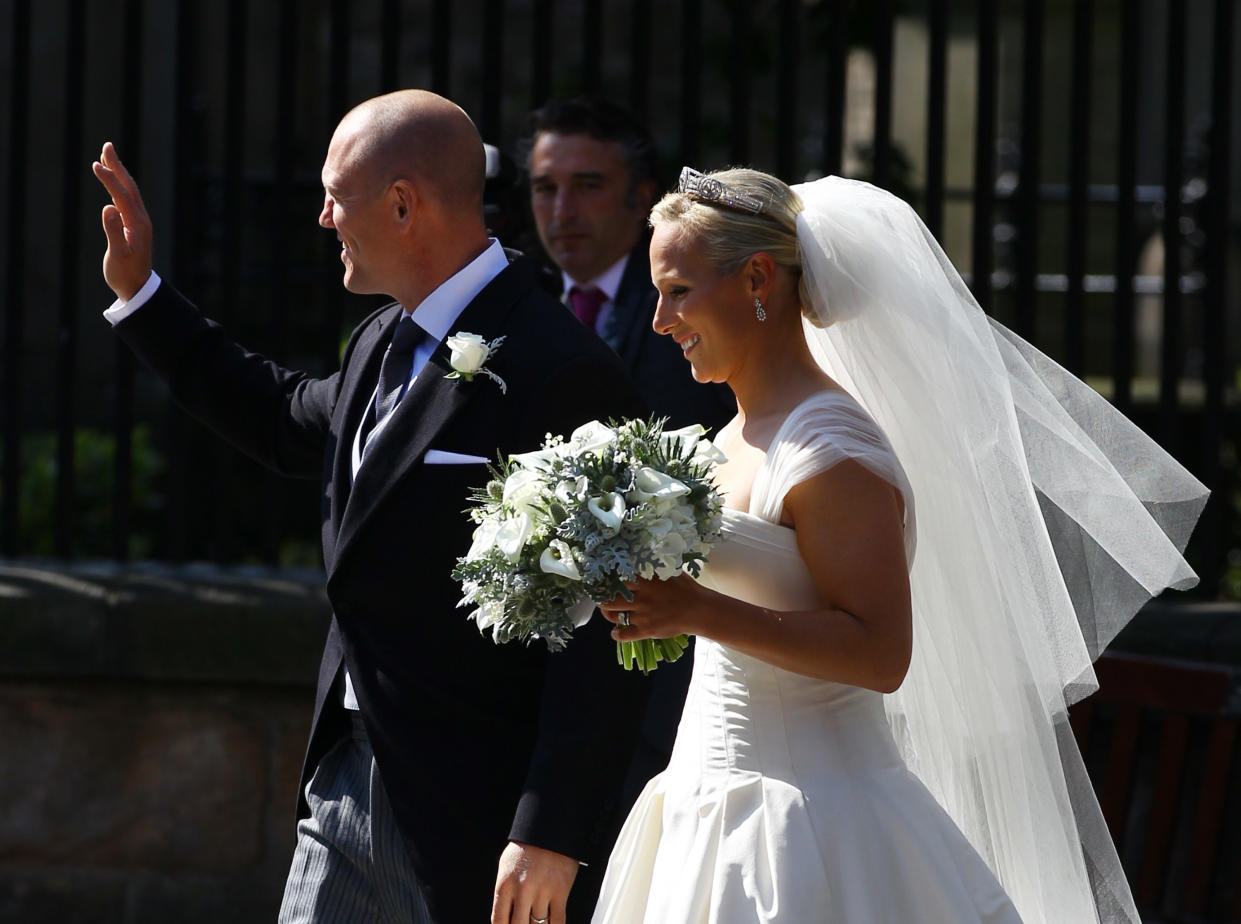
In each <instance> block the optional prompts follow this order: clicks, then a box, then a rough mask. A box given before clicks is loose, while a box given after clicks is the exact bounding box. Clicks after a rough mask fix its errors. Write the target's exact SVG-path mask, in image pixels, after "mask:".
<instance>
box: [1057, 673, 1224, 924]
mask: <svg viewBox="0 0 1241 924" xmlns="http://www.w3.org/2000/svg"><path fill="white" fill-rule="evenodd" d="M1095 670H1096V673H1097V675H1098V678H1099V690H1098V692H1097V693H1095V694H1094V695H1092V696H1090V697H1087V698H1086V699H1085V700H1083V701H1082V702H1080V703H1077V704H1076V705H1075V706H1073V708H1072V709H1070V711H1069V717H1070V722H1071V724H1072V728H1073V733H1074V736H1075V737H1076V739H1077V743H1078V747H1079V748H1080V749H1081V751H1082V755H1083V757H1084V759H1085V761H1086V767H1087V770H1088V771H1089V773H1090V778H1091V781H1092V783H1093V784H1094V787H1095V791H1096V793H1097V794H1098V797H1099V803H1100V805H1101V806H1102V808H1103V816H1104V818H1105V819H1106V820H1107V825H1108V828H1109V830H1110V831H1111V834H1112V839H1113V840H1114V841H1115V843H1116V846H1117V850H1118V851H1119V853H1120V856H1121V861H1122V863H1123V865H1124V868H1125V872H1126V874H1127V876H1128V877H1129V883H1130V885H1131V887H1132V888H1133V897H1134V900H1135V902H1136V903H1137V906H1138V910H1139V912H1140V913H1141V915H1142V920H1143V921H1144V922H1147V924H1153V922H1160V924H1205V922H1212V924H1213V922H1241V882H1239V880H1241V759H1238V755H1237V723H1238V717H1239V713H1241V670H1239V669H1237V668H1232V667H1227V666H1220V665H1215V664H1204V663H1198V662H1191V661H1175V660H1170V659H1164V658H1155V657H1147V656H1139V655H1126V654H1105V655H1104V656H1103V657H1102V658H1100V659H1099V661H1098V662H1097V663H1096V665H1095Z"/></svg>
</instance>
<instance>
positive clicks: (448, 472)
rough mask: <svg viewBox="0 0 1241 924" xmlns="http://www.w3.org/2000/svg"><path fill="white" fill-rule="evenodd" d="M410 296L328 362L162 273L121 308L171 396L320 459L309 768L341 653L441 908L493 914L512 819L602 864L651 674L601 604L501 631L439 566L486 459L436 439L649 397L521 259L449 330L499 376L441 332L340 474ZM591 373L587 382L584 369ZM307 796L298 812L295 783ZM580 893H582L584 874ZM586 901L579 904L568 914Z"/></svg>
mask: <svg viewBox="0 0 1241 924" xmlns="http://www.w3.org/2000/svg"><path fill="white" fill-rule="evenodd" d="M400 314H401V309H400V306H398V305H395V304H393V305H390V306H388V307H385V308H383V309H380V310H379V311H377V312H375V313H374V314H372V315H371V316H370V317H368V318H367V319H366V320H365V321H363V322H362V324H361V325H359V326H358V328H357V329H356V330H355V331H354V333H353V335H352V337H351V338H350V340H349V342H348V345H347V346H346V348H345V353H344V357H343V359H342V361H341V368H340V371H339V372H337V373H336V374H335V375H332V376H331V377H329V378H326V379H314V378H311V377H309V376H307V375H305V374H304V373H299V372H293V371H289V370H285V369H282V368H280V367H279V366H277V365H276V364H274V363H271V362H269V361H267V360H264V359H263V358H262V357H259V356H256V355H253V354H249V353H246V352H245V351H244V350H243V349H242V348H241V347H239V346H237V345H236V344H235V343H233V342H232V341H231V340H230V339H229V338H228V337H227V335H226V334H225V333H224V332H223V330H222V329H221V328H220V327H219V326H218V325H215V324H214V323H212V322H210V321H208V320H206V319H204V318H203V317H202V316H201V315H199V313H198V312H197V310H196V309H195V308H194V307H193V306H192V305H191V304H190V303H189V302H187V301H186V300H185V299H183V298H182V297H181V296H180V295H179V294H177V293H176V292H175V291H174V290H173V289H172V287H171V286H169V285H167V284H164V285H161V286H160V288H159V290H158V292H157V293H156V295H155V296H154V298H153V299H152V301H151V303H150V304H148V305H146V306H144V307H143V308H142V309H141V310H139V311H137V312H136V313H135V314H133V315H131V316H130V317H129V318H127V319H126V320H125V321H123V322H121V323H120V324H119V325H118V326H117V332H118V334H119V335H120V336H121V337H122V338H123V339H124V340H125V341H126V342H127V343H129V344H130V345H131V346H132V347H133V348H134V350H135V352H137V354H138V355H139V356H140V357H141V358H142V359H143V360H144V361H146V362H147V363H148V364H149V365H150V366H151V367H152V368H153V369H154V370H155V371H156V372H157V373H159V374H160V375H161V376H162V377H163V378H164V379H165V380H166V381H167V382H168V383H169V384H170V386H171V388H172V390H173V393H174V395H175V396H176V398H177V400H178V401H179V402H180V403H181V404H182V405H184V406H185V407H186V408H187V409H188V410H189V411H190V412H191V413H193V414H194V415H196V416H197V417H199V418H200V419H202V420H203V421H204V422H206V423H207V424H208V425H209V426H211V427H212V428H213V429H215V430H216V431H217V432H219V433H220V434H221V435H222V436H224V437H225V438H227V439H228V440H230V441H231V442H233V443H234V444H236V445H237V446H238V447H240V448H241V449H243V450H244V451H246V452H247V453H249V454H250V455H252V456H254V457H255V458H256V459H258V460H259V461H260V462H262V463H264V464H266V465H268V466H270V467H272V468H274V469H276V470H277V471H280V472H282V473H285V474H290V475H303V476H318V477H320V478H321V483H322V486H323V495H322V537H323V555H324V563H325V567H326V570H327V594H328V597H329V598H330V600H331V603H332V608H333V611H334V616H333V619H332V622H331V628H330V631H329V634H328V638H327V643H326V645H325V648H324V654H323V661H322V666H321V668H320V673H319V685H318V692H317V696H316V702H315V717H314V726H313V730H312V733H311V739H310V744H309V747H308V749H307V756H306V764H305V768H304V771H303V780H302V783H303V787H302V788H303V790H304V785H305V783H306V782H307V780H308V779H309V775H310V774H311V773H312V772H313V770H314V768H315V766H316V764H317V763H318V761H319V759H320V758H321V757H322V755H323V754H324V753H325V752H326V751H327V750H328V749H329V748H330V747H331V746H332V745H333V744H334V743H335V742H336V741H337V740H339V738H340V736H341V735H342V734H344V733H345V731H346V726H347V718H346V715H345V712H344V709H343V706H342V705H341V687H342V676H343V674H342V670H341V666H342V663H345V664H347V665H348V668H349V672H350V676H351V678H352V680H353V684H354V687H355V690H356V692H357V697H358V702H359V704H360V706H361V711H362V715H363V717H364V720H365V723H366V726H367V731H368V735H369V737H370V739H371V742H372V745H373V747H374V751H375V760H376V762H377V765H378V767H379V771H380V774H381V776H382V778H383V781H384V786H385V789H386V790H387V792H388V796H389V799H390V801H391V803H392V807H393V810H394V812H395V814H396V818H397V821H398V824H399V825H400V828H401V831H402V833H403V834H404V836H405V840H406V843H407V845H408V847H409V851H410V855H411V858H412V860H413V862H414V865H415V868H416V869H417V871H418V874H419V876H420V877H421V879H422V881H423V883H424V884H425V885H426V887H427V892H428V894H427V898H428V902H429V904H430V907H431V910H432V913H433V915H434V917H435V920H436V921H437V922H456V921H468V922H478V921H485V920H487V916H488V914H489V912H490V907H491V896H492V892H493V889H494V885H495V874H496V863H497V860H498V858H499V855H500V852H501V851H502V849H503V848H504V846H505V843H506V842H507V841H508V840H510V839H512V840H516V841H521V842H524V843H529V844H534V845H537V846H540V847H545V848H548V849H550V850H555V851H558V852H560V853H564V854H567V855H569V856H572V857H576V858H578V859H580V860H584V861H588V862H589V863H590V864H591V866H592V869H599V868H601V867H602V865H603V864H604V863H605V861H606V857H607V851H608V850H609V849H610V847H611V844H610V842H604V839H605V838H606V837H607V834H608V832H609V830H610V827H611V818H612V816H613V815H614V810H615V808H616V805H617V799H618V793H619V790H620V787H621V783H622V778H623V775H624V772H625V767H626V765H627V762H628V755H629V750H630V748H631V747H632V744H633V741H634V740H635V738H636V724H637V722H638V719H639V717H640V715H641V706H642V704H643V702H644V697H645V686H644V685H643V684H641V682H640V681H641V678H640V675H636V674H629V673H627V672H625V671H622V670H620V669H619V668H618V666H617V664H616V660H615V646H614V643H613V642H612V641H611V639H610V637H609V634H608V630H609V629H610V626H608V624H607V623H605V622H603V620H602V619H601V618H599V617H598V616H596V617H595V619H594V620H592V622H591V623H590V624H588V626H586V627H585V628H584V629H581V630H579V631H578V632H577V634H576V636H575V637H574V639H573V641H572V642H571V643H570V645H569V647H568V649H567V650H566V651H564V652H562V653H558V654H556V655H549V654H548V652H547V651H546V648H545V646H544V645H543V644H542V643H534V644H532V645H530V646H529V647H526V646H523V645H520V644H516V643H513V644H508V645H503V646H498V645H495V644H494V643H493V642H492V641H491V640H490V637H489V636H488V637H482V636H481V635H480V634H479V632H478V630H477V628H476V627H475V626H474V624H473V623H472V622H469V621H468V620H467V619H466V615H467V610H465V609H457V607H456V605H457V601H458V599H459V597H460V588H459V586H458V585H457V584H456V583H455V582H453V581H452V580H451V578H450V573H451V570H452V568H453V565H454V563H455V561H456V559H457V557H458V556H460V555H463V554H464V553H465V552H466V550H467V549H468V548H469V546H470V541H471V533H472V524H471V523H470V522H469V521H468V520H467V518H466V517H465V516H464V515H463V514H462V510H463V509H464V508H465V506H466V501H467V497H468V495H469V491H470V488H471V487H473V486H478V485H481V484H483V483H485V481H486V478H487V471H486V467H485V466H484V465H482V464H465V465H426V464H423V457H424V456H425V454H426V452H427V450H428V449H429V448H436V449H440V450H448V451H451V452H456V453H466V454H470V455H477V456H485V457H488V458H490V459H495V458H496V454H497V450H499V451H501V452H504V453H506V454H507V453H511V452H517V451H524V450H528V449H534V448H537V447H538V445H539V444H540V443H541V441H542V439H543V437H544V435H545V434H546V433H548V432H552V433H563V434H566V435H567V434H568V432H570V431H571V430H572V429H573V428H574V427H575V426H577V425H578V424H580V423H582V422H584V421H586V420H589V419H591V418H594V417H600V418H606V417H608V416H622V415H625V416H632V415H635V414H639V415H640V414H645V409H644V408H643V406H642V405H641V403H640V401H639V399H638V398H637V396H636V395H635V394H634V391H633V389H632V386H631V384H630V383H629V380H628V378H627V377H626V376H625V374H624V372H623V371H622V369H621V368H620V365H619V363H618V361H617V359H616V357H615V356H614V355H613V354H612V353H611V351H609V350H607V349H606V348H605V347H604V346H603V344H601V343H600V342H599V341H598V339H597V338H595V337H594V336H593V335H591V334H589V333H588V332H587V331H585V330H584V329H583V328H582V326H581V325H580V324H578V323H577V321H576V320H574V318H573V317H572V316H571V315H570V314H568V313H567V312H565V311H564V310H563V309H561V308H560V306H559V305H557V304H556V303H555V302H554V300H552V299H551V298H550V297H549V296H548V295H547V294H546V293H545V292H544V291H543V290H542V289H541V288H540V287H539V285H538V272H537V268H536V267H535V265H534V264H533V263H532V262H531V261H529V260H527V259H525V258H521V259H518V260H517V261H515V262H513V263H511V264H510V265H509V267H508V268H507V269H506V270H505V271H504V272H502V273H501V274H500V275H499V276H498V277H496V278H495V279H494V280H493V281H492V282H491V283H490V284H489V285H488V286H487V287H486V288H485V289H484V290H483V291H482V292H481V293H480V294H479V296H478V297H477V298H476V299H475V300H474V301H473V302H471V303H470V305H468V306H467V307H466V308H465V310H464V311H463V312H462V314H461V316H460V318H459V320H458V321H457V323H456V325H455V327H454V329H455V330H461V331H469V332H472V333H477V334H481V335H482V336H484V337H485V338H486V339H488V340H490V339H493V338H495V337H498V336H501V335H504V336H505V337H506V338H507V339H506V340H505V341H504V343H503V345H502V346H501V347H500V350H499V352H498V353H497V354H496V355H495V356H494V357H493V358H492V360H491V361H490V362H489V363H488V366H489V368H491V369H493V370H494V371H495V373H496V374H497V375H499V376H500V377H501V378H503V379H504V380H505V381H506V382H507V384H508V392H507V394H501V392H500V389H499V387H498V386H497V385H496V384H495V383H494V382H492V381H491V380H489V379H486V378H484V377H481V376H480V377H476V378H475V379H474V380H473V381H472V382H466V381H463V380H448V379H446V378H445V376H446V375H447V373H449V372H450V371H451V369H450V367H449V365H448V350H447V347H446V345H444V344H441V345H440V347H439V349H437V350H436V352H435V354H434V355H433V356H432V357H431V359H430V361H429V362H428V364H427V366H426V367H425V368H424V369H423V370H422V372H421V373H420V374H419V376H418V378H417V380H416V381H415V383H414V385H413V387H412V388H411V389H410V391H409V393H408V394H407V395H406V396H405V397H404V399H403V400H402V401H401V403H400V404H399V405H398V407H397V410H396V411H394V415H395V416H394V417H393V419H392V420H391V421H390V422H389V424H388V426H387V427H386V428H385V430H384V431H383V432H382V433H381V434H380V435H379V436H377V437H376V439H375V441H374V443H373V444H372V446H371V447H370V450H369V453H368V456H367V459H366V461H365V463H364V464H363V465H362V466H361V468H360V469H359V471H358V474H357V477H356V480H355V479H353V478H352V477H351V472H350V451H351V445H352V441H353V437H354V433H355V431H356V430H357V427H358V424H359V421H360V420H361V419H362V416H363V413H364V412H365V410H366V407H367V404H368V402H369V400H370V398H371V394H372V392H373V389H374V387H375V382H376V380H377V377H378V371H379V364H380V360H381V358H382V355H383V352H384V349H385V348H386V346H387V343H388V340H389V338H390V336H391V330H392V327H391V326H392V325H393V324H394V323H396V321H397V320H399V318H400ZM586 380H589V381H590V382H591V383H592V385H591V387H590V388H583V387H581V383H582V382H583V381H586ZM299 812H300V813H305V812H306V805H305V802H304V801H302V800H300V799H299ZM574 893H575V894H574V896H573V898H574V905H575V906H576V907H577V908H579V909H584V908H589V906H590V905H591V904H593V898H594V896H593V895H585V894H581V890H578V889H575V890H574ZM573 919H574V920H577V918H576V917H575V918H573Z"/></svg>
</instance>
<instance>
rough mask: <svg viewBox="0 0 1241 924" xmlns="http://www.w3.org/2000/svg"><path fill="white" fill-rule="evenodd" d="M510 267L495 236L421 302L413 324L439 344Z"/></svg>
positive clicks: (408, 315) (413, 315) (406, 314)
mask: <svg viewBox="0 0 1241 924" xmlns="http://www.w3.org/2000/svg"><path fill="white" fill-rule="evenodd" d="M507 267H508V257H506V256H505V255H504V248H503V247H502V246H500V242H499V241H497V240H496V239H495V238H494V237H493V238H491V244H490V245H488V247H487V249H486V250H484V251H483V252H482V253H480V254H479V255H478V256H477V257H475V258H474V259H473V260H471V261H470V262H469V263H467V264H466V265H465V266H464V267H462V268H461V269H460V270H458V271H457V272H456V273H454V274H453V275H452V276H449V277H448V278H447V279H445V280H444V281H443V282H441V283H440V284H439V286H437V287H436V289H435V291H433V292H432V293H431V294H430V295H428V296H427V297H426V298H424V299H423V300H422V302H421V303H420V304H419V305H418V307H417V308H415V309H414V311H413V313H412V315H411V314H410V313H409V312H406V313H405V316H406V317H413V319H414V321H415V322H416V323H417V324H418V326H419V327H421V328H422V329H423V330H424V331H426V332H427V334H428V335H429V336H431V337H434V338H435V340H436V341H442V340H444V338H446V337H447V336H448V333H449V331H450V330H451V329H452V326H453V325H454V324H456V323H457V318H459V317H460V316H461V312H462V311H464V310H465V306H466V305H468V304H469V303H470V302H472V301H474V298H475V296H477V295H478V293H479V292H481V291H483V289H484V288H486V286H487V283H489V282H491V280H493V279H495V278H496V277H497V276H499V275H500V273H502V272H503V271H504V270H505V269H506V268H507Z"/></svg>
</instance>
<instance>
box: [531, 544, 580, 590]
mask: <svg viewBox="0 0 1241 924" xmlns="http://www.w3.org/2000/svg"><path fill="white" fill-rule="evenodd" d="M539 568H540V569H541V570H542V571H544V572H545V573H547V574H559V575H560V576H561V577H567V578H568V579H569V580H570V581H580V580H581V579H582V575H581V572H579V571H578V570H577V565H576V564H575V563H574V561H573V550H572V549H570V548H569V547H568V545H566V544H565V543H564V542H562V541H561V540H559V539H553V540H552V541H551V542H550V543H548V546H547V548H545V549H544V550H543V554H542V555H540V556H539Z"/></svg>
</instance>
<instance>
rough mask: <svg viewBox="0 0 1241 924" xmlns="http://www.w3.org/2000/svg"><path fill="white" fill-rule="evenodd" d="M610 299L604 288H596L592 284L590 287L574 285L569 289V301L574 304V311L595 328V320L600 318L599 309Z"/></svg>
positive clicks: (586, 323) (591, 327)
mask: <svg viewBox="0 0 1241 924" xmlns="http://www.w3.org/2000/svg"><path fill="white" fill-rule="evenodd" d="M607 300H608V297H607V294H606V293H605V292H603V290H602V289H596V288H595V287H594V286H591V287H590V288H589V289H581V288H578V287H577V286H574V287H573V288H571V289H570V290H569V303H570V304H571V305H572V306H573V313H574V314H575V315H577V319H578V320H579V321H581V322H582V323H583V324H585V325H586V326H587V327H589V328H590V329H591V330H594V329H595V321H596V320H598V318H599V309H600V308H602V307H603V303H604V302H606V301H607Z"/></svg>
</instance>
